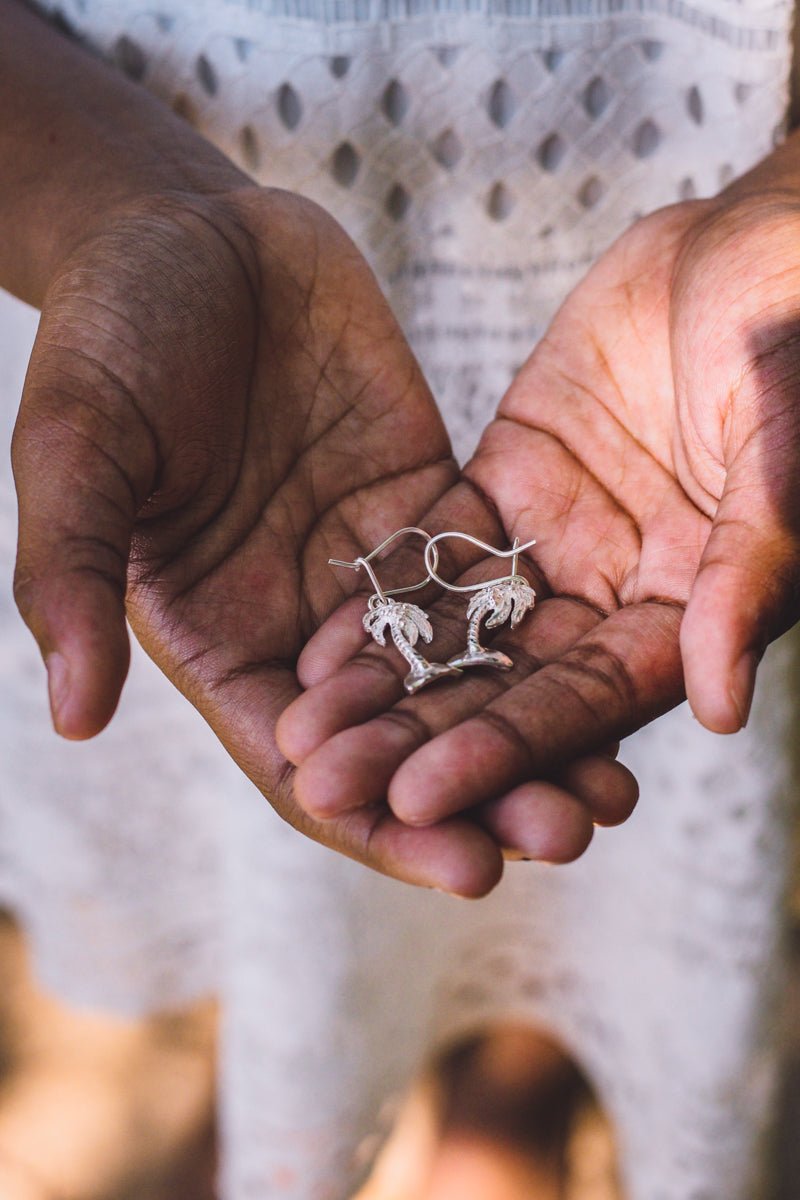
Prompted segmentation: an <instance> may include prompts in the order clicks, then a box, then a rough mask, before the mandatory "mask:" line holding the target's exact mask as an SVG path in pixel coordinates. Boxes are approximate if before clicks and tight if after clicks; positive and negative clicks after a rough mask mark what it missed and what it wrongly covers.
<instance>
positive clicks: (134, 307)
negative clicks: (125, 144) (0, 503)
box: [14, 186, 502, 892]
mask: <svg viewBox="0 0 800 1200" xmlns="http://www.w3.org/2000/svg"><path fill="white" fill-rule="evenodd" d="M14 466H15V474H16V479H17V484H18V490H19V495H20V551H19V561H18V569H17V580H16V589H17V597H18V601H19V604H20V607H21V609H22V611H23V614H24V615H25V616H26V619H27V621H28V623H29V624H30V626H31V628H32V630H33V632H34V634H35V635H36V637H37V640H38V641H39V644H40V646H41V648H42V651H43V654H44V656H45V658H46V660H47V662H48V669H49V675H50V687H51V696H52V702H53V709H54V716H55V720H56V724H57V727H58V728H59V729H60V731H61V732H62V733H64V734H65V735H66V736H70V737H88V736H91V735H92V734H94V733H96V732H97V731H98V730H99V729H100V728H102V726H103V725H104V724H105V723H106V722H107V720H108V719H109V718H110V716H111V714H112V712H113V710H114V706H115V704H116V701H117V698H118V695H119V691H120V688H121V687H122V684H123V681H124V677H125V672H126V669H127V657H128V646H127V636H126V632H125V623H124V617H125V611H126V605H125V600H126V591H127V615H128V617H129V619H130V622H131V624H132V626H133V628H134V630H135V632H136V633H137V635H138V637H139V639H140V640H141V641H142V642H143V644H144V646H145V648H146V649H147V651H148V652H149V653H150V655H151V656H152V657H153V658H154V659H155V660H156V662H157V663H158V664H159V665H160V666H161V667H162V669H163V670H164V671H165V673H166V674H167V675H168V676H169V678H170V679H171V680H172V681H173V682H174V683H176V684H177V685H178V686H179V687H180V689H181V690H182V691H183V692H184V693H185V695H186V696H188V697H189V699H190V700H191V701H192V703H194V704H195V705H196V706H197V707H198V708H199V709H200V711H201V712H202V713H203V715H204V716H205V718H206V719H207V720H208V721H209V723H210V724H211V726H212V727H213V728H214V730H215V731H216V733H217V734H218V735H219V737H220V738H221V740H222V741H223V743H224V744H225V746H226V747H227V748H228V750H229V751H230V753H231V754H232V756H233V757H234V758H235V759H236V761H237V762H238V763H239V764H240V765H241V766H242V767H243V769H244V770H245V771H247V773H248V774H249V775H250V776H251V778H252V779H253V780H254V781H255V782H256V783H257V784H258V786H259V787H260V788H261V789H262V790H263V791H264V793H265V794H266V795H267V796H268V797H269V799H270V800H271V801H272V802H273V804H274V805H275V806H276V808H277V809H278V810H279V811H280V812H281V813H282V814H283V815H284V816H285V817H287V818H288V819H289V820H291V821H292V822H293V823H295V824H297V825H299V826H300V827H301V828H302V829H303V830H304V832H306V833H309V834H310V835H311V836H314V837H316V838H318V839H319V840H322V841H324V842H326V843H327V844H330V845H332V846H334V847H336V848H337V849H339V850H342V851H344V852H346V853H348V854H351V855H353V856H355V857H357V858H360V859H362V860H363V861H365V862H368V863H369V864H370V865H372V866H374V867H376V868H378V869H381V870H384V871H387V872H389V873H391V874H395V875H398V876H400V877H401V878H405V879H409V880H411V881H414V882H419V883H428V884H434V885H437V886H440V887H443V888H447V889H450V890H454V891H465V892H476V891H477V892H481V891H485V890H486V889H487V888H488V887H489V886H491V884H492V883H494V882H495V881H496V879H497V877H498V875H499V873H500V870H501V869H502V860H501V856H500V851H499V849H498V847H497V844H496V842H495V841H494V840H493V839H492V838H491V837H489V836H488V835H487V834H486V833H485V832H484V831H483V830H482V829H481V828H479V827H478V826H477V825H475V824H474V823H472V822H466V821H455V822H450V823H448V824H446V825H444V826H442V827H441V828H439V829H436V830H430V831H414V830H409V829H407V828H405V827H404V826H402V825H401V824H400V823H399V822H398V821H397V820H396V819H394V818H393V817H392V816H391V814H390V813H388V812H387V811H385V810H384V811H381V812H375V813H366V812H365V813H363V814H361V815H360V816H359V818H358V819H348V820H342V821H341V822H338V823H334V824H327V825H325V826H324V827H323V826H320V825H319V824H318V823H316V822H314V821H311V820H309V818H308V817H307V815H306V814H305V813H303V812H302V810H300V809H298V808H297V807H296V806H295V804H294V801H293V798H292V788H291V776H292V770H291V768H290V767H289V765H288V764H287V763H286V761H285V760H284V758H283V757H282V755H281V754H280V753H279V752H278V751H277V749H276V747H275V743H274V736H273V728H274V725H275V721H276V718H277V714H278V713H279V712H280V711H281V709H282V708H283V707H284V706H285V705H286V704H287V703H288V702H289V700H290V699H291V698H292V697H293V696H294V695H295V694H296V693H297V691H298V690H299V686H298V683H297V679H296V674H295V663H296V660H297V657H298V655H299V653H300V651H301V649H302V647H303V645H304V644H305V642H306V641H307V639H308V638H309V636H310V635H311V633H312V632H313V631H314V630H315V629H316V627H317V625H318V624H319V623H320V622H321V621H322V620H323V619H324V618H325V617H326V616H328V614H329V613H330V612H331V611H332V610H333V609H335V608H336V606H337V605H338V604H339V603H340V602H341V600H342V598H343V596H344V595H345V594H346V590H347V589H349V590H350V591H352V590H353V588H354V587H355V586H356V584H357V583H358V582H359V581H358V580H356V579H355V578H348V579H347V580H342V579H341V578H337V576H336V574H335V573H334V572H333V571H332V570H331V569H330V567H329V566H328V564H327V560H328V558H329V557H330V556H331V555H332V554H335V553H338V554H341V553H344V554H345V555H348V554H349V555H350V557H355V556H356V555H357V554H358V553H362V552H364V550H365V548H369V547H370V546H371V545H374V544H377V542H378V541H379V540H380V539H381V538H382V537H384V536H385V534H386V531H387V529H389V530H391V529H393V528H396V527H398V526H401V525H404V524H410V523H413V522H414V521H415V520H416V518H417V517H418V516H419V514H420V513H421V512H424V511H425V510H427V509H428V508H430V506H431V505H432V504H434V503H435V502H436V501H437V499H438V498H439V497H440V496H442V495H444V494H446V493H448V492H450V491H451V490H452V486H453V484H454V482H455V480H456V479H457V476H458V472H457V468H456V466H455V464H454V462H453V460H452V458H451V454H450V448H449V443H448V440H447V436H446V434H445V431H444V428H443V426H442V423H441V420H440V418H439V415H438V412H437V410H436V407H435V405H434V403H433V401H432V399H431V397H430V394H429V392H428V390H427V387H426V385H425V383H424V380H423V379H422V376H421V373H420V372H419V369H418V367H417V365H416V362H415V360H414V358H413V356H412V354H411V352H410V351H409V349H408V347H407V345H406V343H405V340H404V339H403V337H402V334H401V333H400V331H399V329H398V327H397V325H396V323H395V322H394V319H393V317H392V316H391V313H390V312H389V309H388V307H387V306H386V304H385V302H384V300H383V298H382V296H381V294H380V292H379V290H378V288H377V285H376V283H375V281H374V279H373V277H372V275H371V273H370V271H369V269H368V268H367V266H366V264H365V262H364V260H363V259H362V258H361V256H360V255H359V254H358V252H357V251H356V250H355V247H353V245H352V243H350V242H349V240H348V239H347V238H346V236H345V235H344V233H343V232H342V230H341V229H340V228H339V227H338V226H337V225H336V223H335V222H334V221H333V220H332V219H330V218H329V217H327V215H326V214H325V213H323V212H322V211H321V210H320V209H318V208H317V207H316V206H314V205H312V204H310V203H306V202H305V201H302V200H301V199H299V198H298V197H295V196H290V195H288V194H285V193H269V192H263V191H261V190H259V189H256V188H253V187H248V186H244V187H243V188H242V189H241V190H239V191H237V192H235V193H233V194H228V195H225V196H218V197H216V198H213V199H209V198H205V199H203V200H200V199H198V198H196V197H195V198H194V199H191V200H189V199H187V198H185V197H184V198H181V197H177V198H174V197H173V198H166V197H162V198H161V199H159V200H158V201H157V202H155V201H148V202H147V203H144V204H138V205H136V206H132V207H131V208H129V209H127V210H125V211H124V212H122V213H117V214H115V215H114V217H113V219H109V222H108V226H107V228H105V229H104V230H103V231H102V233H101V234H99V235H95V236H94V237H93V238H92V239H91V241H90V242H89V243H88V244H87V245H85V246H83V247H81V248H80V250H79V251H78V253H77V255H76V257H75V258H74V259H73V261H72V262H70V263H68V264H66V266H65V267H64V269H63V271H62V272H61V274H60V277H59V278H58V279H57V280H56V281H55V282H54V284H53V285H52V286H51V288H50V291H49V294H48V296H47V300H46V303H45V306H44V310H43V318H42V323H41V327H40V331H39V335H38V339H37V343H36V347H35V350H34V355H33V358H32V361H31V366H30V370H29V374H28V379H27V382H26V388H25V395H24V398H23V405H22V410H21V414H20V418H19V422H18V426H17V430H16V434H15V443H14ZM457 492H458V489H456V494H457ZM487 519H488V518H486V517H484V520H487ZM418 553H419V552H418V551H417V554H418ZM420 561H421V559H420ZM414 569H415V570H417V571H418V570H419V562H417V564H416V565H415V568H414Z"/></svg>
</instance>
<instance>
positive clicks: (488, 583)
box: [425, 529, 536, 592]
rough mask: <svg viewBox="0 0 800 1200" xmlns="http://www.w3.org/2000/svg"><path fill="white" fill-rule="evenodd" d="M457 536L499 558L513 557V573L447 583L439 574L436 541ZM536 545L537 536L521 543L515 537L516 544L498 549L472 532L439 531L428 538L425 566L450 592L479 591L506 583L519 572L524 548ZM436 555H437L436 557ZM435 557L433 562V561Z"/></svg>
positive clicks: (429, 573) (432, 577) (436, 580)
mask: <svg viewBox="0 0 800 1200" xmlns="http://www.w3.org/2000/svg"><path fill="white" fill-rule="evenodd" d="M448 537H456V538H461V539H462V540H463V541H465V542H470V543H471V544H472V545H473V546H477V547H478V548H479V549H480V550H486V551H487V553H489V554H494V555H495V556H496V557H497V558H510V559H511V574H510V575H499V576H498V577H497V579H488V580H485V581H484V582H483V583H468V584H458V583H447V581H446V580H444V579H442V577H441V576H440V575H437V573H436V568H437V567H438V565H439V557H438V555H439V552H438V548H437V546H436V543H437V542H439V541H441V539H442V538H448ZM535 545H536V538H533V539H532V540H531V541H530V542H525V543H524V544H523V545H520V544H519V538H514V545H513V546H512V547H511V549H510V550H497V549H496V548H495V547H494V546H490V545H489V544H488V543H487V542H482V541H481V539H480V538H476V537H473V536H472V534H471V533H460V532H459V531H458V530H455V529H450V530H447V531H446V532H445V533H437V534H436V535H435V536H434V537H429V538H428V544H427V546H426V547H425V566H426V567H427V568H428V576H429V578H430V579H432V580H433V582H434V583H438V584H439V585H440V587H443V588H447V590H448V591H449V592H479V591H481V590H482V589H483V588H487V587H492V585H493V584H496V583H504V582H505V580H506V579H511V578H513V577H514V576H515V575H516V574H517V566H518V564H519V556H520V554H521V553H522V551H523V550H530V548H531V546H535ZM434 555H436V557H435V558H434ZM431 559H433V562H431Z"/></svg>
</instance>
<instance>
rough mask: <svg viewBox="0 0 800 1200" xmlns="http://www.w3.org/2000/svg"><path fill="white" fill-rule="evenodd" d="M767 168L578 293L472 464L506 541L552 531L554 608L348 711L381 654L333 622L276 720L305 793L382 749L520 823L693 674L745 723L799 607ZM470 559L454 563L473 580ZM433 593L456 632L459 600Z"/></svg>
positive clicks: (790, 355)
mask: <svg viewBox="0 0 800 1200" xmlns="http://www.w3.org/2000/svg"><path fill="white" fill-rule="evenodd" d="M795 154H796V151H795ZM763 171H764V174H762V175H759V173H758V172H754V173H753V176H750V177H745V179H744V180H743V181H740V183H739V184H738V185H736V187H734V188H733V189H731V190H730V191H729V192H728V193H724V194H723V195H722V196H721V197H718V198H717V199H715V200H713V201H707V202H695V203H687V204H682V205H677V206H674V207H672V208H669V209H665V210H662V211H660V212H658V213H656V214H654V215H653V216H651V217H649V218H646V219H645V220H643V221H641V222H639V223H638V224H637V225H636V226H634V227H633V228H632V229H631V230H630V231H629V232H628V233H626V234H625V235H624V236H623V237H622V238H621V239H620V240H619V241H618V242H617V243H616V244H615V245H614V246H613V247H612V248H611V249H610V250H609V251H608V252H607V253H606V254H605V255H604V256H603V257H602V258H601V259H600V260H599V262H598V263H597V265H596V266H595V267H594V268H593V269H592V270H591V271H590V272H589V274H588V275H587V276H586V278H585V279H584V281H583V282H582V283H581V284H580V285H579V286H578V287H577V288H576V289H575V290H574V291H573V293H572V294H571V295H570V297H569V298H568V300H567V301H566V303H565V305H564V306H563V308H562V309H561V311H560V312H559V313H558V315H557V316H556V318H555V320H554V321H553V323H552V325H551V327H550V329H549V331H548V333H547V335H546V336H545V338H544V339H543V341H542V342H541V343H540V345H539V346H538V347H537V348H536V350H535V351H534V353H533V355H532V356H531V358H530V359H529V361H528V362H527V364H526V365H525V366H524V367H523V369H522V370H521V371H520V373H519V375H518V377H517V378H516V380H515V382H514V384H513V385H512V387H511V388H510V390H509V392H508V393H507V395H506V396H505V398H504V399H503V401H502V403H501V405H500V408H499V411H498V415H497V418H496V420H495V421H493V422H492V424H491V425H490V426H489V427H488V429H487V430H486V432H485V434H484V437H483V439H482V441H481V443H480V446H479V448H478V451H477V453H476V455H475V457H474V458H473V460H472V461H471V463H470V464H469V465H468V466H467V468H466V472H465V477H466V480H467V481H468V482H469V484H470V485H471V486H472V487H473V488H474V489H475V492H476V493H477V494H480V495H481V496H483V497H485V498H486V500H487V501H488V502H489V503H490V504H491V505H492V506H494V507H495V508H496V510H497V512H498V513H499V515H500V518H501V520H502V523H503V526H504V529H505V535H504V536H505V539H506V541H507V542H508V543H509V544H510V540H511V539H512V538H513V537H515V536H516V537H519V538H520V539H521V540H527V539H529V538H530V537H532V536H535V537H536V538H537V545H536V547H535V548H534V549H533V550H532V551H530V552H529V553H528V554H527V555H526V556H525V569H526V571H527V573H528V575H529V577H530V579H531V580H532V581H533V583H534V585H535V586H536V588H537V591H538V592H539V596H540V600H539V603H538V605H537V608H536V610H535V612H534V613H533V614H532V615H531V616H530V617H529V618H527V619H526V620H525V621H523V622H522V624H521V625H520V626H519V628H518V629H517V630H516V631H513V632H511V631H509V630H508V629H507V628H506V629H505V630H501V631H500V632H499V634H498V636H497V637H496V638H495V639H494V640H493V641H492V643H491V645H492V647H493V648H496V649H500V650H502V651H504V652H506V653H507V654H508V655H510V656H511V657H512V659H514V660H515V662H516V666H515V669H514V670H513V671H512V672H510V673H508V674H500V673H496V672H486V673H485V674H481V675H479V674H478V673H477V672H475V673H474V675H472V676H471V677H470V679H469V680H464V681H462V682H460V683H459V685H458V689H456V688H452V689H450V690H449V691H448V692H447V693H446V694H445V692H444V691H442V692H441V693H440V694H438V695H435V694H434V691H433V689H431V690H430V692H428V693H422V694H420V695H419V696H416V697H413V698H411V699H399V696H400V692H399V689H398V684H397V679H396V677H395V678H394V679H392V678H390V676H391V671H390V670H389V669H388V665H387V664H386V663H385V661H384V662H383V665H382V667H381V672H382V673H383V677H382V678H379V677H378V673H377V672H376V671H375V670H374V663H373V670H372V673H373V675H374V676H376V677H375V679H374V682H373V686H372V691H371V695H370V696H369V697H368V696H367V694H366V692H365V689H363V688H362V689H360V693H359V696H358V700H357V701H355V700H354V701H353V702H352V703H351V705H350V710H349V712H342V711H339V712H336V713H333V712H332V711H331V710H330V708H329V707H328V700H329V697H330V696H331V695H332V693H333V692H334V691H335V690H336V689H340V688H341V687H342V684H343V683H346V682H347V680H352V679H355V678H357V677H358V676H357V673H358V672H359V671H362V672H363V664H364V663H365V661H366V660H367V659H375V654H374V651H373V650H372V649H370V648H368V649H366V650H364V649H363V648H362V649H360V650H359V653H358V655H357V656H356V657H355V658H354V659H353V660H351V661H349V662H342V661H341V659H340V658H339V657H338V656H337V654H336V653H335V651H334V647H335V645H336V644H337V642H338V639H339V636H340V635H339V633H338V630H337V624H338V623H339V622H342V621H343V620H344V617H343V615H342V614H337V615H336V616H335V617H334V618H333V619H332V622H331V623H330V626H329V627H327V628H323V629H322V630H321V631H320V632H319V633H318V634H317V635H316V637H315V639H314V640H313V642H312V643H311V646H310V647H309V649H308V651H307V652H306V655H305V656H304V658H303V659H302V660H301V663H300V677H301V679H302V680H303V682H304V683H305V684H306V685H307V687H308V690H307V691H306V692H305V693H304V694H303V695H302V696H301V697H299V698H298V699H297V700H296V701H295V702H294V703H293V704H292V706H291V707H290V708H289V709H288V710H287V712H286V713H285V714H284V716H283V718H282V719H281V723H280V727H279V741H280V744H281V746H282V747H283V749H284V750H285V751H286V752H287V753H288V755H289V756H290V757H291V758H292V759H293V760H294V761H296V762H298V763H300V768H299V771H298V776H297V779H296V789H297V795H298V798H299V799H300V802H301V803H302V804H303V805H304V806H305V807H306V808H307V810H308V811H310V812H315V813H319V814H322V815H326V816H328V817H333V816H336V815H337V814H339V813H341V812H343V811H346V810H347V809H348V807H350V806H351V805H352V801H353V797H354V795H359V799H360V801H361V802H363V803H370V802H372V801H373V800H374V795H373V793H372V792H371V791H370V790H369V789H368V788H367V789H365V788H364V787H363V786H362V788H361V792H360V794H359V793H356V792H354V790H353V789H352V787H351V784H352V783H353V781H356V780H359V779H361V778H363V770H362V768H363V765H364V764H365V763H367V762H373V761H374V760H375V758H376V755H377V754H378V748H380V749H381V754H382V757H381V775H380V784H379V786H380V789H381V790H382V791H383V792H384V794H385V795H386V796H387V797H388V801H389V803H390V805H391V807H392V809H393V811H394V812H395V813H396V814H397V815H398V816H399V817H401V818H402V819H403V820H404V821H407V822H409V823H411V824H415V825H424V824H426V823H428V822H431V821H436V820H441V819H443V818H444V817H447V816H450V815H452V814H454V813H456V812H461V811H463V810H466V809H472V810H473V811H474V812H475V813H476V814H477V815H478V816H479V818H482V819H485V818H486V816H487V815H488V817H489V820H490V823H493V827H495V828H497V823H498V821H500V822H502V819H505V817H506V816H507V815H509V814H511V817H510V818H509V819H513V820H514V821H515V822H517V824H518V825H519V822H520V821H521V814H522V813H523V812H528V813H530V812H531V811H532V810H535V807H536V804H537V803H541V792H540V791H537V785H535V784H534V783H533V782H532V781H535V780H539V779H542V778H543V777H547V776H551V777H552V775H553V772H554V771H557V770H558V769H559V768H560V767H562V768H563V765H564V764H567V763H569V762H570V761H571V760H572V759H574V758H575V756H579V755H583V756H587V755H592V754H593V753H595V752H597V751H598V750H599V749H600V748H601V747H603V746H604V745H606V744H608V743H610V742H614V741H615V740H616V739H618V738H620V737H623V736H625V735H626V734H628V733H630V732H631V731H633V730H634V729H636V728H638V727H640V726H642V725H644V724H645V723H646V722H648V721H649V720H651V719H652V718H654V717H655V716H657V715H658V714H660V713H662V712H664V711H665V710H667V709H668V708H670V707H671V706H673V705H675V704H676V703H678V702H679V701H680V700H681V699H682V698H683V696H684V694H685V693H684V687H685V689H686V692H687V693H688V698H689V701H690V703H691V705H692V708H693V710H694V712H695V715H696V716H697V717H698V718H699V720H700V721H701V722H702V723H703V724H705V725H706V726H707V727H708V728H709V729H711V730H715V731H718V732H722V733H726V732H733V731H735V730H737V729H739V728H740V727H741V726H742V725H743V724H744V723H745V721H746V719H747V714H748V710H749V706H750V701H751V697H752V691H753V685H754V679H755V673H756V668H757V664H758V661H759V659H760V657H761V655H762V653H763V650H764V648H765V646H766V644H767V643H768V642H769V640H770V639H772V638H774V637H775V636H777V635H778V634H779V633H780V632H782V631H783V630H785V629H786V628H787V627H788V626H790V625H791V624H792V623H793V622H795V621H796V620H797V619H798V615H800V605H799V604H798V580H799V579H800V556H799V555H798V532H799V530H800V502H798V500H797V498H796V496H797V492H796V485H795V480H796V478H797V475H798V471H800V419H799V417H798V414H799V413H800V403H798V395H797V379H798V376H800V336H799V335H800V190H798V189H796V188H792V189H787V188H780V187H778V186H776V183H775V178H774V172H773V171H771V168H770V166H769V165H767V166H766V167H765V168H764V169H763ZM462 528H463V526H462ZM435 531H436V530H435V529H432V532H435ZM456 568H457V569H455V570H454V572H453V574H452V575H451V578H452V579H458V580H459V581H461V582H463V580H464V579H465V578H466V579H469V578H472V577H473V576H471V575H465V576H460V575H459V569H458V564H456ZM475 570H476V572H477V577H480V572H481V571H483V572H484V577H487V575H493V574H497V563H496V562H495V563H493V564H492V563H489V562H486V563H483V564H481V565H480V566H479V567H478V568H476V569H475ZM437 605H438V607H437ZM462 608H463V606H462ZM430 611H431V615H432V618H433V619H434V621H436V620H437V616H438V620H439V623H440V625H441V626H442V627H443V628H444V629H445V630H446V631H447V633H446V644H445V646H444V652H445V653H448V652H451V647H452V646H454V645H455V644H457V642H458V635H457V634H455V633H453V632H450V628H449V626H450V623H451V622H452V621H453V620H454V616H453V602H452V600H449V599H447V600H444V601H437V602H436V603H435V604H434V605H433V606H432V607H431V609H430ZM461 622H462V624H461V635H460V636H461V640H462V642H463V635H464V631H465V622H464V619H463V612H462V616H461ZM573 769H574V768H573ZM332 770H336V771H337V772H338V774H336V775H332V774H331V771H332ZM373 791H374V789H373ZM562 811H563V810H562ZM624 815H625V813H624V811H620V810H619V809H617V810H616V811H612V812H610V813H609V814H608V816H609V817H610V818H611V819H612V820H613V819H619V818H620V816H624Z"/></svg>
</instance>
